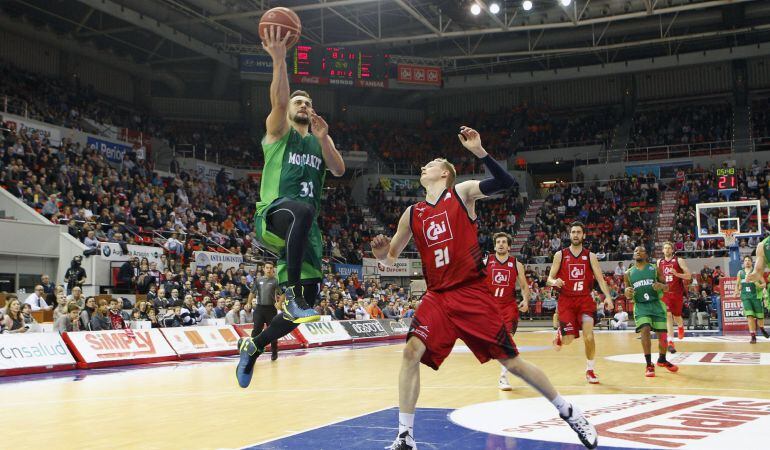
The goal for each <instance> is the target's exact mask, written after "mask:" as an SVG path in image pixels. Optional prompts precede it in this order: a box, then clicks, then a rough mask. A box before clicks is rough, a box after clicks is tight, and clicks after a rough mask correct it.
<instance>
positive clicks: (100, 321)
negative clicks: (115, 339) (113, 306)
mask: <svg viewBox="0 0 770 450" xmlns="http://www.w3.org/2000/svg"><path fill="white" fill-rule="evenodd" d="M109 311H110V306H109V303H107V300H104V299H102V300H99V306H98V307H97V308H96V311H94V313H93V314H92V315H91V331H101V330H111V329H112V322H111V321H110V317H109Z"/></svg>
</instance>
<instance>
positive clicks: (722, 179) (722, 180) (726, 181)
mask: <svg viewBox="0 0 770 450" xmlns="http://www.w3.org/2000/svg"><path fill="white" fill-rule="evenodd" d="M716 178H717V189H718V190H720V191H734V190H736V189H738V179H737V177H736V175H735V167H720V168H718V169H717V170H716Z"/></svg>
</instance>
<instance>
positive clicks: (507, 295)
mask: <svg viewBox="0 0 770 450" xmlns="http://www.w3.org/2000/svg"><path fill="white" fill-rule="evenodd" d="M517 276H518V272H517V271H516V258H511V257H510V256H509V257H508V258H506V259H505V261H499V260H498V259H497V255H496V254H494V253H493V254H491V255H489V258H488V260H487V284H488V285H489V290H490V292H492V295H493V296H494V297H495V298H496V299H498V300H500V303H510V302H514V303H515V302H516V277H517Z"/></svg>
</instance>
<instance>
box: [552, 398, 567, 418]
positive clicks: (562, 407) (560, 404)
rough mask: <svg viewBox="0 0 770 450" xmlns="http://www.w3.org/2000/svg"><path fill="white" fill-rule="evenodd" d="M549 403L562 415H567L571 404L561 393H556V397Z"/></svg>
mask: <svg viewBox="0 0 770 450" xmlns="http://www.w3.org/2000/svg"><path fill="white" fill-rule="evenodd" d="M551 403H552V404H553V406H555V407H556V409H558V410H559V414H561V415H562V416H567V415H568V414H569V408H570V406H571V405H570V403H569V402H568V401H567V400H565V399H564V397H562V396H561V395H556V398H554V399H553V400H551Z"/></svg>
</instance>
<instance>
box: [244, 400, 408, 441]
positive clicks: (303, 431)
mask: <svg viewBox="0 0 770 450" xmlns="http://www.w3.org/2000/svg"><path fill="white" fill-rule="evenodd" d="M397 407H398V406H386V407H385V408H380V409H375V410H372V411H368V412H365V413H361V414H357V415H355V416H350V417H345V418H342V419H340V418H339V417H338V418H337V420H336V421H334V422H326V423H323V424H321V425H318V426H315V427H312V428H308V429H306V430H300V431H294V432H290V433H289V434H286V435H284V436H278V437H275V438H271V439H268V440H266V441H260V442H257V443H255V444H247V445H244V446H243V447H238V448H239V450H245V449H248V448H251V447H254V446H257V445H263V444H269V443H271V442H274V441H277V440H280V439H286V438H288V437H292V436H296V435H298V434H302V433H307V432H308V431H313V430H318V429H319V428H323V427H328V426H330V425H334V424H336V423H339V422H344V421H346V420H352V419H358V418H359V417H364V416H368V415H369V414H375V413H378V412H382V411H386V410H388V409H391V408H397Z"/></svg>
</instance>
